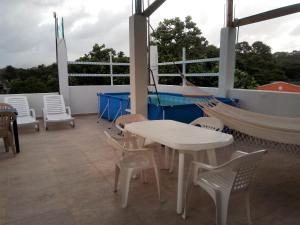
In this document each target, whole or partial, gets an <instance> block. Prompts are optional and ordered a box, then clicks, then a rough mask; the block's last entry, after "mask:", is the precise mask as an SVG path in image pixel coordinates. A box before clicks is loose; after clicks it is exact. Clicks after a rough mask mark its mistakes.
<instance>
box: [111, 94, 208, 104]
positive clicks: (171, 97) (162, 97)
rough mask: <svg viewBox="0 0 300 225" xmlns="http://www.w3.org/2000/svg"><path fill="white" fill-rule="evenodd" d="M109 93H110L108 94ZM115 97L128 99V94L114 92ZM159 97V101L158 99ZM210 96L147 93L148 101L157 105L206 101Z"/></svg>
mask: <svg viewBox="0 0 300 225" xmlns="http://www.w3.org/2000/svg"><path fill="white" fill-rule="evenodd" d="M108 95H110V94H108ZM113 96H114V97H115V98H119V99H122V100H128V96H129V95H128V94H116V95H113ZM158 98H159V101H158ZM210 98H211V97H187V96H183V95H177V94H171V93H159V94H158V97H157V95H156V94H152V93H150V94H149V95H148V103H149V104H154V105H157V106H176V105H188V104H194V103H197V102H207V100H208V99H210Z"/></svg>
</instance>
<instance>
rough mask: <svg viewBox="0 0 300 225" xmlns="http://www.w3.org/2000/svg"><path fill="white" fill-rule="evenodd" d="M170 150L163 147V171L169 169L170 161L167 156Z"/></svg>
mask: <svg viewBox="0 0 300 225" xmlns="http://www.w3.org/2000/svg"><path fill="white" fill-rule="evenodd" d="M169 151H170V149H169V148H168V147H167V146H165V169H169V161H170V157H169V156H170V154H169Z"/></svg>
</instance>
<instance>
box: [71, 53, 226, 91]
mask: <svg viewBox="0 0 300 225" xmlns="http://www.w3.org/2000/svg"><path fill="white" fill-rule="evenodd" d="M219 60H220V58H206V59H192V60H186V50H185V48H183V49H182V60H181V61H174V62H160V63H158V64H157V67H154V68H155V70H158V67H159V66H171V65H174V64H175V65H182V71H181V74H179V73H158V71H157V76H158V77H178V76H182V75H184V76H185V77H218V76H219V72H217V73H211V72H207V73H187V72H186V66H187V65H188V64H198V63H207V62H219ZM67 63H68V65H99V66H109V71H110V73H107V74H98V73H92V74H91V73H69V74H68V75H69V77H110V79H111V85H112V86H113V85H114V84H113V78H114V77H129V74H114V71H113V67H114V66H129V65H130V63H121V62H113V61H112V54H111V53H110V54H109V62H80V61H68V62H67ZM182 85H185V82H184V81H183V82H182Z"/></svg>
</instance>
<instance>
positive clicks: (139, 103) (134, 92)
mask: <svg viewBox="0 0 300 225" xmlns="http://www.w3.org/2000/svg"><path fill="white" fill-rule="evenodd" d="M129 48H130V97H131V113H133V114H135V113H140V114H143V115H144V116H146V117H147V115H148V80H149V77H148V70H147V19H146V17H144V16H141V15H133V16H131V17H130V18H129Z"/></svg>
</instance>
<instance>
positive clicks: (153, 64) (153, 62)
mask: <svg viewBox="0 0 300 225" xmlns="http://www.w3.org/2000/svg"><path fill="white" fill-rule="evenodd" d="M150 69H151V70H152V72H153V77H154V81H155V84H156V85H158V51H157V46H154V45H151V46H150ZM150 76H151V74H150ZM150 84H153V80H152V77H150Z"/></svg>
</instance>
